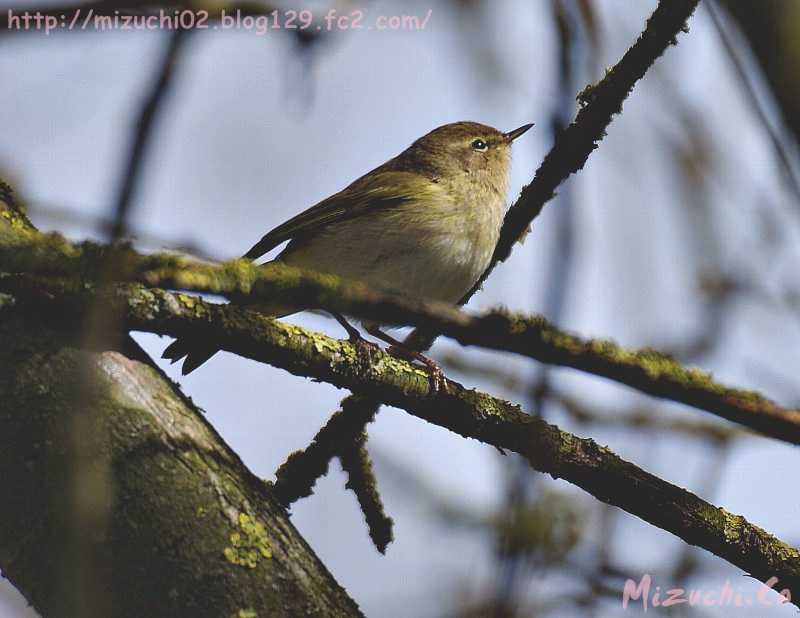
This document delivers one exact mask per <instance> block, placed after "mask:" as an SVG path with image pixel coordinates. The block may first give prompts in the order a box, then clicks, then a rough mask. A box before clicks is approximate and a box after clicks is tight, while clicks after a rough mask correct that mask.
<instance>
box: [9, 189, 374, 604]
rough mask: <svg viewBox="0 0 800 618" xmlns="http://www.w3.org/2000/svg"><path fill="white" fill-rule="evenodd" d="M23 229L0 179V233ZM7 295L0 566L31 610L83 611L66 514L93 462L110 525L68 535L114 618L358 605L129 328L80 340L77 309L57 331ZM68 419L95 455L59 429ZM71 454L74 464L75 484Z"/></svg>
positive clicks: (70, 430)
mask: <svg viewBox="0 0 800 618" xmlns="http://www.w3.org/2000/svg"><path fill="white" fill-rule="evenodd" d="M34 233H35V232H34V231H33V230H32V228H31V226H30V223H29V222H28V221H27V219H26V218H25V217H24V214H23V213H22V212H21V211H19V210H17V209H15V208H14V205H13V200H12V198H11V194H10V191H9V190H8V187H6V186H5V185H3V184H2V183H0V239H7V238H8V237H9V236H11V237H13V236H15V235H17V234H23V235H24V234H34ZM15 302H16V299H13V298H11V297H9V296H7V295H2V294H0V315H2V319H0V367H2V368H3V370H2V371H0V475H2V477H3V479H4V482H3V483H2V485H0V503H1V504H2V505H3V509H2V511H0V568H2V570H3V575H4V576H5V577H7V578H9V579H10V581H12V583H13V584H14V585H15V586H16V587H17V588H18V589H19V590H20V591H21V592H22V593H23V594H24V595H25V597H26V599H27V600H28V602H30V603H31V604H32V605H33V606H34V607H36V608H37V610H39V612H40V613H42V614H43V615H45V616H64V617H70V618H72V617H74V616H87V617H90V616H91V617H93V616H98V613H97V611H95V610H96V609H97V608H96V607H92V604H91V602H90V603H88V604H87V602H86V601H87V599H85V597H81V596H80V595H76V594H75V589H76V588H79V587H80V586H81V585H82V584H83V583H84V581H83V580H85V578H86V576H87V574H86V573H85V572H82V571H81V569H79V568H78V567H79V566H81V565H82V561H83V559H84V556H79V555H76V553H75V552H74V551H73V550H74V549H75V545H74V544H71V543H70V542H69V539H70V536H71V535H73V534H74V533H75V530H74V529H73V528H74V524H75V522H74V521H73V520H72V519H71V516H70V515H71V507H72V505H73V501H74V490H75V489H76V488H77V489H78V490H79V491H81V492H82V497H83V498H84V499H86V500H88V501H90V502H91V501H95V503H96V502H97V501H98V500H102V501H104V502H105V500H106V499H107V498H108V496H98V495H94V494H92V493H91V490H92V489H93V485H92V484H90V483H89V482H87V481H89V480H92V479H91V477H92V474H93V473H94V472H96V469H97V466H100V465H102V464H103V463H105V461H104V460H105V459H108V460H109V461H110V463H111V466H110V467H109V470H108V472H109V473H110V475H111V479H110V480H111V481H112V482H111V487H112V490H113V500H109V503H108V504H105V503H103V504H99V505H97V504H96V505H95V506H96V507H97V508H100V509H109V515H110V523H111V525H110V526H108V527H103V528H100V527H95V528H91V529H89V530H86V527H85V526H82V527H81V528H80V530H79V532H80V533H81V534H82V535H83V536H82V541H83V542H82V543H81V546H82V547H81V549H83V550H85V551H86V552H89V553H92V554H95V553H96V554H98V555H101V556H102V557H103V558H104V559H105V560H104V561H103V562H104V563H105V564H113V569H111V571H110V572H109V573H104V574H103V575H104V576H107V577H102V578H100V579H102V581H96V582H94V585H95V588H94V589H95V590H96V587H97V586H99V585H103V586H104V588H103V589H102V590H99V591H97V590H96V591H97V592H98V593H99V594H102V595H105V596H107V597H108V600H109V601H110V606H111V607H112V608H113V615H114V616H117V617H131V618H134V617H135V618H139V617H141V616H164V615H170V616H185V615H191V616H196V617H198V618H202V617H205V616H208V617H209V618H211V617H213V618H219V617H220V616H252V615H259V616H261V615H269V616H287V617H288V616H308V615H316V616H336V617H337V618H338V617H339V616H358V615H360V612H359V611H358V608H357V606H356V605H355V603H354V602H353V601H352V600H351V599H350V598H349V597H348V596H347V594H346V593H345V592H344V590H342V588H341V587H339V586H338V585H337V584H336V582H335V581H334V580H333V578H332V577H331V575H330V573H328V571H327V570H326V569H325V567H324V565H322V563H321V562H320V561H319V560H318V559H317V557H316V556H315V555H314V553H313V552H312V551H311V549H310V548H309V547H308V545H307V544H306V543H305V541H304V540H303V539H302V537H301V536H300V535H299V534H298V533H297V531H296V530H295V529H294V527H293V526H292V524H291V522H290V521H289V519H288V516H287V514H286V512H285V510H284V509H283V508H281V506H280V505H279V504H278V502H277V501H276V500H275V498H274V496H273V494H272V492H271V490H270V489H269V488H268V487H266V486H265V484H264V483H263V482H261V481H260V480H259V479H257V478H255V477H254V476H253V475H252V473H250V472H249V471H248V470H247V469H246V468H245V467H244V465H243V464H242V462H241V461H240V460H239V458H238V457H237V456H236V454H235V453H233V452H232V451H231V450H230V448H229V447H228V446H227V445H226V444H225V443H224V442H223V441H222V440H221V438H220V437H219V436H218V435H217V434H216V432H215V431H214V430H213V428H212V427H211V426H210V425H209V424H208V423H207V422H206V421H205V420H204V417H203V415H202V414H201V413H200V411H198V410H197V408H196V407H195V406H194V405H193V404H192V403H191V402H190V401H189V400H188V399H187V398H186V397H185V396H183V395H182V394H181V393H180V391H179V390H178V389H177V387H176V386H175V385H174V384H173V383H172V382H170V381H169V379H168V378H166V376H165V375H164V374H163V372H161V371H160V370H159V369H158V368H157V367H155V366H154V365H153V364H152V362H151V361H150V360H149V358H148V357H147V355H146V354H145V353H144V352H143V351H142V350H141V349H139V348H138V346H137V345H136V344H135V343H134V342H133V341H132V340H131V339H129V338H126V337H120V338H119V339H121V340H122V344H121V345H120V346H119V347H118V349H116V350H108V349H106V348H104V349H103V350H101V351H94V350H90V349H86V348H85V347H83V344H85V342H86V340H85V339H84V337H83V333H82V332H81V328H80V327H81V326H82V325H83V324H84V321H85V317H86V314H87V311H88V310H90V309H93V308H94V305H93V304H91V303H90V304H89V305H87V306H86V307H85V308H84V311H83V312H82V313H81V314H80V315H75V316H73V317H74V322H73V327H72V328H71V329H70V330H69V331H68V332H65V331H59V330H58V329H56V328H54V325H55V324H56V321H50V320H46V321H42V320H37V319H36V318H35V317H34V316H33V315H32V314H29V315H24V314H21V313H18V312H16V310H15V309H14V303H15ZM77 419H80V426H81V427H82V428H84V430H85V431H87V432H90V433H91V434H92V436H93V439H92V440H91V443H92V446H93V447H95V448H96V449H98V450H92V451H88V450H87V449H86V448H85V446H86V441H85V440H83V439H82V438H83V436H77V437H76V436H75V433H74V429H75V421H76V420H77ZM98 455H102V457H98ZM76 459H80V460H81V461H82V464H83V465H84V466H85V471H86V472H87V473H88V478H83V479H80V480H81V481H82V483H79V484H78V485H77V487H75V486H74V485H73V484H72V483H71V482H70V481H71V475H72V472H73V470H72V465H73V463H74V461H75V460H76ZM99 459H103V461H98V460H99ZM70 567H72V568H70ZM198 591H199V592H200V593H198ZM90 601H91V600H90ZM99 615H100V616H102V618H106V617H107V616H108V615H109V614H108V613H104V614H99Z"/></svg>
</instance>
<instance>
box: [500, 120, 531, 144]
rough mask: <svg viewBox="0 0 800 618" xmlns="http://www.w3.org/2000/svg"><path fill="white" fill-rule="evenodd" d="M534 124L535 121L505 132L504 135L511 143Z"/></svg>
mask: <svg viewBox="0 0 800 618" xmlns="http://www.w3.org/2000/svg"><path fill="white" fill-rule="evenodd" d="M532 126H533V123H530V124H524V125H522V126H521V127H520V128H519V129H514V130H513V131H509V132H508V133H503V136H504V137H505V138H506V140H508V142H509V143H511V142H513V141H514V140H515V139H517V138H518V137H519V136H520V135H522V134H523V133H525V132H526V131H527V130H528V129H530V128H531V127H532Z"/></svg>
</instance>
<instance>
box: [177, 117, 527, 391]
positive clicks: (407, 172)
mask: <svg viewBox="0 0 800 618" xmlns="http://www.w3.org/2000/svg"><path fill="white" fill-rule="evenodd" d="M532 126H533V125H532V124H526V125H523V126H521V127H519V128H518V129H514V130H513V131H509V132H508V133H502V132H500V131H498V130H497V129H494V128H492V127H489V126H486V125H483V124H479V123H477V122H454V123H452V124H446V125H444V126H441V127H439V128H437V129H434V130H433V131H431V132H430V133H428V134H426V135H423V136H422V137H420V138H419V139H418V140H416V141H415V142H414V143H413V144H411V146H409V147H408V148H407V149H406V150H404V151H403V152H401V153H400V154H399V155H397V156H396V157H394V158H393V159H390V160H389V161H387V162H386V163H384V164H383V165H381V166H379V167H377V168H375V169H374V170H372V171H371V172H368V173H367V174H365V175H364V176H361V177H360V178H358V179H357V180H355V181H354V182H353V183H352V184H350V185H349V186H347V187H346V188H345V189H343V190H341V191H340V192H339V193H336V194H334V195H332V196H330V197H329V198H327V199H324V200H322V201H321V202H319V203H318V204H316V205H314V206H312V207H311V208H309V209H308V210H306V211H305V212H302V213H300V214H299V215H297V216H295V217H293V218H291V219H289V220H288V221H286V222H285V223H283V224H281V225H279V226H278V227H276V228H275V229H273V230H272V231H271V232H269V233H268V234H266V236H264V237H263V238H262V239H261V240H259V241H258V242H257V243H256V244H255V245H254V246H253V247H252V248H251V249H250V250H249V251H248V252H247V253H246V254H245V255H244V257H245V258H247V259H250V260H257V259H258V258H260V257H261V256H263V255H264V254H265V253H267V252H268V251H270V250H272V249H274V248H275V247H277V246H278V245H280V244H281V243H283V242H285V241H287V240H288V241H289V244H288V245H287V246H286V248H285V249H284V250H283V251H282V252H281V253H280V255H278V256H277V257H276V258H275V261H276V262H281V263H284V264H288V265H291V266H297V267H300V268H306V269H309V270H314V271H318V272H322V273H330V274H333V275H337V276H339V277H342V278H344V279H350V280H354V281H360V282H362V283H365V284H367V285H368V286H370V287H373V288H375V289H379V290H386V291H390V292H394V293H399V294H402V295H405V296H408V297H412V298H421V299H430V300H438V301H443V302H447V303H457V302H459V301H461V300H462V299H463V298H464V296H465V295H466V294H467V292H468V291H469V290H470V289H472V287H473V285H475V283H476V282H477V281H478V279H479V278H480V276H481V275H482V274H483V272H484V271H485V270H486V268H487V267H488V265H489V262H490V260H491V258H492V254H493V252H494V248H495V245H496V244H497V240H498V238H499V236H500V227H501V226H502V223H503V216H504V213H505V204H506V193H507V191H508V175H509V169H510V163H511V143H512V142H513V141H514V140H515V139H516V138H518V137H519V136H520V135H522V134H523V133H525V132H526V131H527V130H528V129H530V128H531V127H532ZM255 308H257V309H258V310H259V311H262V312H264V313H268V314H269V315H274V316H275V317H283V316H285V315H289V314H292V313H295V312H297V311H302V310H303V309H304V307H292V308H287V307H277V306H276V307H274V308H273V307H265V306H263V305H260V306H256V307H255ZM332 315H333V317H335V318H336V319H337V320H338V321H339V323H340V324H341V325H342V326H343V327H344V328H345V329H346V330H347V333H348V335H349V337H350V340H351V341H353V342H354V343H357V344H359V345H364V344H366V345H370V344H368V343H367V342H366V341H365V340H364V339H362V337H361V335H360V333H359V332H358V330H357V329H356V328H354V327H353V326H352V325H350V324H349V323H348V322H347V320H346V319H345V318H344V317H343V316H341V315H338V314H335V313H332ZM363 326H364V328H365V330H366V331H367V332H368V333H370V334H371V335H373V336H375V337H377V338H379V339H382V340H383V341H386V342H388V343H390V344H391V345H392V347H391V348H390V351H391V352H394V353H397V354H399V355H401V356H403V357H404V358H407V359H409V360H419V361H421V362H423V363H425V364H426V365H427V366H428V367H429V368H430V370H431V375H432V381H433V383H436V381H437V380H438V377H440V376H441V370H440V369H439V367H438V365H436V363H435V362H433V361H432V360H430V359H428V358H427V357H425V356H423V355H422V354H420V353H418V352H416V351H413V350H408V349H405V348H404V347H403V344H402V343H400V342H399V341H397V340H396V339H394V338H393V337H391V336H390V335H388V334H386V333H384V332H383V331H381V330H380V328H379V327H378V325H377V324H375V323H370V322H363ZM216 352H217V348H216V347H215V346H214V345H213V344H208V343H205V342H197V341H188V340H184V339H178V340H176V341H174V342H173V343H172V344H171V345H170V346H168V347H167V349H166V350H165V351H164V354H163V357H164V358H168V359H170V360H172V362H173V363H174V362H176V361H178V360H180V359H181V358H184V357H186V360H185V361H184V363H183V367H182V372H183V374H184V375H186V374H187V373H189V372H191V371H193V370H194V369H196V368H197V367H199V366H200V365H201V364H203V363H204V362H205V361H207V360H208V359H209V358H211V356H213V355H214V354H215V353H216Z"/></svg>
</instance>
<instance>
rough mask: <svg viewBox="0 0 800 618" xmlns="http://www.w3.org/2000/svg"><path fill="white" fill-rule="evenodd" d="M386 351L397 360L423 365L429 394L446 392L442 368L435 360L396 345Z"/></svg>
mask: <svg viewBox="0 0 800 618" xmlns="http://www.w3.org/2000/svg"><path fill="white" fill-rule="evenodd" d="M386 351H387V352H388V353H389V354H391V355H392V356H396V357H397V358H402V359H403V360H407V361H409V362H412V363H413V362H414V361H418V362H420V363H422V364H423V365H425V366H426V367H427V368H428V381H429V384H430V389H431V393H433V394H438V393H440V392H441V393H447V392H448V388H447V378H446V377H445V375H444V371H442V368H441V367H440V366H439V363H437V362H436V361H435V360H432V359H430V358H428V357H427V356H425V355H424V354H422V353H421V352H416V351H414V350H409V349H408V348H406V347H404V346H400V345H397V344H393V345H390V346H389V347H388V348H387V350H386Z"/></svg>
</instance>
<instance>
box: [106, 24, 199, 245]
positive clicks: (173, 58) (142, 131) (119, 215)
mask: <svg viewBox="0 0 800 618" xmlns="http://www.w3.org/2000/svg"><path fill="white" fill-rule="evenodd" d="M188 33H189V31H188V30H184V29H183V28H176V29H174V30H171V31H170V33H169V41H168V42H167V45H166V46H165V49H164V54H163V56H162V58H161V62H160V63H159V69H158V73H157V76H156V79H155V80H154V82H153V85H152V87H151V89H150V92H149V93H148V94H147V96H146V97H145V98H144V101H143V104H142V108H141V111H140V112H139V117H138V119H137V121H136V125H135V129H134V132H133V139H132V141H131V144H130V149H129V152H128V156H127V161H126V164H125V173H124V174H123V176H122V181H121V182H120V188H119V192H118V194H117V200H116V204H115V207H114V216H113V223H112V225H111V240H112V241H115V240H119V239H120V238H121V237H123V236H124V235H125V233H126V230H127V222H128V218H129V213H130V208H131V204H132V202H133V196H134V191H135V190H136V187H137V184H138V181H139V176H140V174H141V169H142V163H143V162H144V159H145V156H146V154H147V149H148V147H149V145H150V142H151V139H152V135H153V130H154V128H155V126H156V124H157V121H158V115H159V111H160V108H161V104H162V103H163V101H164V100H165V98H166V97H167V95H168V94H169V91H170V86H171V83H172V77H173V75H174V74H175V67H176V65H177V64H178V59H179V57H180V53H181V49H182V47H183V44H184V42H185V41H186V39H187V38H188Z"/></svg>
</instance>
